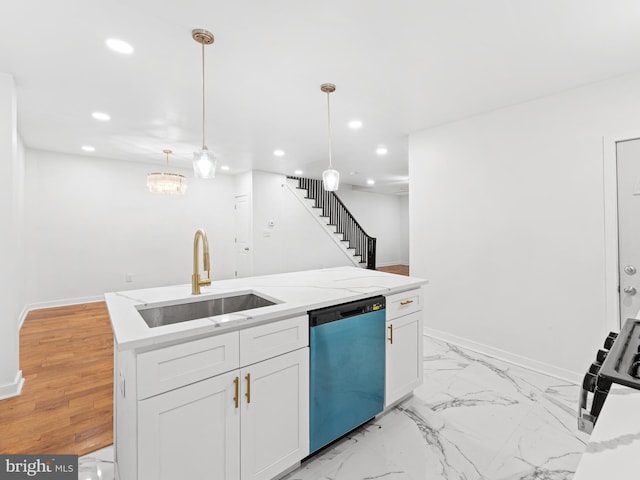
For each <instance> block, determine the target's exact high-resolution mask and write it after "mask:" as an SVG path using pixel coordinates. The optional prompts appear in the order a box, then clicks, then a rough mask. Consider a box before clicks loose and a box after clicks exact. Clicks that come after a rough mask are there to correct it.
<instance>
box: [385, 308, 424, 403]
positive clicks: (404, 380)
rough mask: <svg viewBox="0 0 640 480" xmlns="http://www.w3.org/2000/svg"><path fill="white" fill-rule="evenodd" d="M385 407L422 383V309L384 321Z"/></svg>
mask: <svg viewBox="0 0 640 480" xmlns="http://www.w3.org/2000/svg"><path fill="white" fill-rule="evenodd" d="M386 325H387V347H386V352H385V353H386V360H385V361H386V369H385V373H386V380H385V407H388V406H389V405H391V404H392V403H394V402H395V401H397V400H398V399H400V398H402V397H403V396H405V395H407V394H408V393H410V392H411V391H413V389H414V388H416V387H417V386H418V385H420V384H421V383H422V376H423V367H422V312H421V311H418V312H414V313H411V314H409V315H405V316H403V317H399V318H395V319H393V320H389V321H387V324H386Z"/></svg>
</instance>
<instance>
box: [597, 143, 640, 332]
mask: <svg viewBox="0 0 640 480" xmlns="http://www.w3.org/2000/svg"><path fill="white" fill-rule="evenodd" d="M629 140H640V131H635V132H625V133H618V134H613V135H606V136H604V137H603V139H602V150H603V152H602V153H603V169H602V170H603V179H604V183H603V187H604V188H603V194H604V254H605V265H604V267H605V268H604V270H605V282H604V287H605V292H604V293H605V295H604V300H605V327H606V332H609V331H612V330H613V331H619V330H620V328H621V324H620V307H619V303H620V294H619V292H618V286H619V283H620V279H619V276H620V271H619V270H620V267H619V265H618V261H619V259H618V175H617V164H616V161H617V153H616V147H617V144H618V142H624V141H629ZM606 332H605V333H606Z"/></svg>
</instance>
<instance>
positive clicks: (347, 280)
mask: <svg viewBox="0 0 640 480" xmlns="http://www.w3.org/2000/svg"><path fill="white" fill-rule="evenodd" d="M426 283H427V281H426V280H422V279H419V278H415V277H405V276H402V275H394V274H390V273H384V272H379V271H376V270H366V269H362V268H357V267H337V268H328V269H322V270H309V271H304V272H292V273H282V274H277V275H265V276H260V277H247V278H237V279H232V280H221V281H216V282H212V284H211V286H208V287H202V288H201V291H202V293H201V294H200V295H191V284H185V285H175V286H169V287H158V288H148V289H141V290H128V291H124V292H115V293H106V294H105V300H106V302H107V308H108V309H109V316H110V317H111V325H112V328H113V332H114V337H115V342H116V345H117V348H118V350H126V349H132V348H140V347H145V346H150V345H155V344H158V343H165V342H171V341H174V340H178V339H184V338H188V337H195V336H199V335H205V334H206V335H211V334H216V333H222V332H227V331H230V330H237V329H242V328H247V327H250V326H254V325H257V324H261V323H267V322H269V321H272V320H276V319H279V318H286V317H291V316H294V315H300V314H306V312H307V311H308V310H313V309H316V308H322V307H328V306H330V305H335V304H339V303H344V302H350V301H353V300H360V299H363V298H367V297H371V296H375V295H389V294H393V293H399V292H403V291H406V290H410V289H413V288H417V287H420V286H421V285H425V284H426ZM230 293H234V294H239V293H255V294H257V295H260V296H263V297H265V298H267V299H269V300H272V301H275V302H276V303H277V304H276V305H272V306H268V307H261V308H256V309H252V310H246V311H244V312H237V313H232V314H227V315H218V316H215V317H209V318H202V319H197V320H191V321H188V322H182V323H176V324H172V325H164V326H160V327H155V328H150V327H149V326H148V325H147V324H146V323H145V321H144V320H143V319H142V317H141V316H140V314H139V313H138V310H137V309H136V307H137V306H140V305H145V304H155V303H163V302H166V303H167V304H170V303H174V302H176V301H179V300H187V301H199V300H206V299H207V298H210V297H216V296H225V295H228V294H230Z"/></svg>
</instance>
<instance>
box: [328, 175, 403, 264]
mask: <svg viewBox="0 0 640 480" xmlns="http://www.w3.org/2000/svg"><path fill="white" fill-rule="evenodd" d="M371 190H372V191H365V190H355V189H353V188H352V187H351V185H341V186H340V190H339V191H338V197H340V200H342V201H343V203H344V204H345V205H346V206H347V208H348V209H349V211H350V212H351V213H352V214H353V216H354V217H355V218H356V220H358V223H360V225H361V226H362V228H364V230H365V231H366V232H367V234H369V235H371V236H372V237H376V250H377V251H376V265H377V266H385V265H398V264H402V265H406V264H408V263H409V223H408V212H409V208H408V203H407V197H406V196H399V195H388V194H383V193H376V192H375V191H373V189H371Z"/></svg>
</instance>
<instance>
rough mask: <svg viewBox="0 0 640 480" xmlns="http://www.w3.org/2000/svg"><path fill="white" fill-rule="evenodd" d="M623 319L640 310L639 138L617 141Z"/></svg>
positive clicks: (620, 296)
mask: <svg viewBox="0 0 640 480" xmlns="http://www.w3.org/2000/svg"><path fill="white" fill-rule="evenodd" d="M616 150H617V151H616V172H617V183H618V275H619V276H618V280H619V283H618V285H619V302H620V320H621V322H622V323H623V324H624V321H625V320H626V319H627V318H635V317H636V315H637V314H638V311H639V310H640V293H639V292H640V272H639V270H640V139H636V140H629V141H626V142H618V143H617V144H616Z"/></svg>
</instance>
